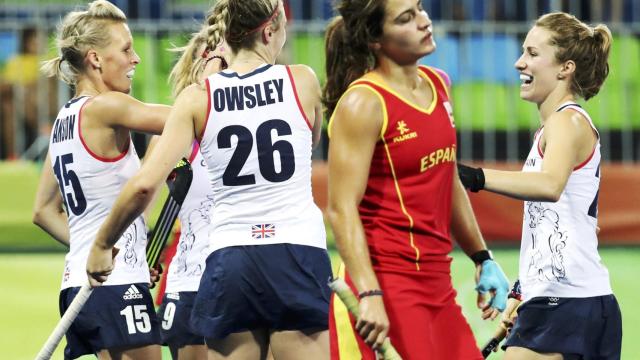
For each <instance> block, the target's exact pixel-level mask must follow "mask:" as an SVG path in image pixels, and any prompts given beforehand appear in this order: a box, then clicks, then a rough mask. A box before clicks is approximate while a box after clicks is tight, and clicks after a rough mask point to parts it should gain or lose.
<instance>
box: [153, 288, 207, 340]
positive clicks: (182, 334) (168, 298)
mask: <svg viewBox="0 0 640 360" xmlns="http://www.w3.org/2000/svg"><path fill="white" fill-rule="evenodd" d="M195 298H196V292H195V291H183V292H179V293H169V294H165V295H164V297H163V298H162V305H160V309H159V310H158V318H159V319H160V324H161V329H160V335H161V337H162V344H163V345H168V346H169V347H171V348H172V349H180V348H182V347H184V346H187V345H204V338H203V337H202V336H200V335H196V334H194V333H193V331H192V330H191V327H190V326H189V317H191V309H192V308H193V302H194V301H195Z"/></svg>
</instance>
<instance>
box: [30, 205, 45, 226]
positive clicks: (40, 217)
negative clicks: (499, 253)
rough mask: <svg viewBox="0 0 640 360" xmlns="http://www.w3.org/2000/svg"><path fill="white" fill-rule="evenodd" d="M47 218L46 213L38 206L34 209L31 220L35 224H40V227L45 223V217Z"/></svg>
mask: <svg viewBox="0 0 640 360" xmlns="http://www.w3.org/2000/svg"><path fill="white" fill-rule="evenodd" d="M45 218H46V216H45V215H44V211H43V209H42V208H39V207H36V208H35V209H33V215H32V217H31V221H32V222H33V223H34V224H35V225H38V226H39V227H42V225H43V224H44V219H45Z"/></svg>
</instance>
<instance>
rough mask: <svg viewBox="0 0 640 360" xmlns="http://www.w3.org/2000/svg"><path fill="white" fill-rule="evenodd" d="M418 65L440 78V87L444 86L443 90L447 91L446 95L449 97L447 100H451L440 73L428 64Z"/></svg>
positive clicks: (447, 87)
mask: <svg viewBox="0 0 640 360" xmlns="http://www.w3.org/2000/svg"><path fill="white" fill-rule="evenodd" d="M420 67H421V68H423V69H427V70H428V71H429V72H431V73H432V74H434V75H435V76H436V77H437V78H438V79H439V80H440V83H441V84H442V87H443V88H444V91H445V92H446V93H447V97H448V98H449V101H451V94H449V86H447V83H446V82H445V81H444V79H443V78H442V76H441V75H440V73H439V72H437V71H435V70H434V69H433V68H432V67H430V66H420Z"/></svg>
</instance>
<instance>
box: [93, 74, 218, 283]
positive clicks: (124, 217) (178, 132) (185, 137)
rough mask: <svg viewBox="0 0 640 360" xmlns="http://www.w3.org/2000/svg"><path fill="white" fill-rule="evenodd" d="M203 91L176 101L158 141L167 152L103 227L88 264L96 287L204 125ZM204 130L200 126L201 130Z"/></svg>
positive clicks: (148, 166) (134, 183)
mask: <svg viewBox="0 0 640 360" xmlns="http://www.w3.org/2000/svg"><path fill="white" fill-rule="evenodd" d="M197 91H202V90H200V89H199V88H198V87H197V86H195V85H192V86H190V87H188V88H187V89H185V90H184V91H183V92H182V93H181V94H180V95H179V96H178V98H177V99H176V103H175V106H174V107H173V110H172V112H171V114H170V115H169V120H168V121H167V124H166V126H165V130H164V132H163V134H162V136H161V137H160V140H159V141H158V145H157V146H158V147H159V148H161V149H163V150H164V151H163V152H162V153H160V152H159V151H154V152H152V153H151V155H150V157H149V160H148V161H146V162H145V163H144V164H143V165H142V168H141V169H140V171H139V172H138V173H137V174H136V175H135V176H134V177H133V178H131V179H130V180H129V181H128V182H127V184H126V185H125V187H124V189H123V190H122V193H121V194H120V196H119V197H118V199H117V200H116V202H115V204H114V206H113V208H112V210H111V213H110V215H109V217H108V218H107V219H106V220H105V222H104V223H103V224H102V226H101V228H100V230H99V231H98V234H97V236H96V239H95V241H94V243H93V246H92V248H91V252H90V254H89V259H88V261H87V273H88V274H89V275H90V282H91V283H92V285H93V286H97V285H99V283H101V282H104V281H105V280H106V276H108V274H109V273H110V272H111V271H112V269H113V259H112V258H111V249H112V248H113V246H114V245H115V243H116V242H117V241H118V239H119V238H120V236H121V235H122V233H123V232H124V231H125V230H126V228H127V227H128V226H129V224H131V222H132V221H133V220H134V219H135V218H136V217H137V216H139V215H140V214H142V212H143V211H144V209H145V208H146V207H147V206H148V204H149V202H150V201H151V199H152V198H153V196H154V193H155V192H156V191H157V189H158V188H159V187H160V186H161V185H162V183H163V182H164V180H165V179H166V177H167V175H169V173H170V172H171V169H173V167H174V166H175V164H176V163H177V162H178V160H180V158H181V157H182V155H183V153H184V149H185V148H186V147H187V146H189V144H191V142H192V141H193V139H194V130H195V129H194V120H196V119H198V120H200V121H201V122H202V123H203V119H202V116H204V114H205V113H206V108H207V107H206V106H207V104H206V97H205V98H204V99H205V100H204V104H203V103H202V102H203V101H201V100H194V99H202V98H203V97H202V96H194V93H195V92H197ZM201 127H202V126H200V128H201Z"/></svg>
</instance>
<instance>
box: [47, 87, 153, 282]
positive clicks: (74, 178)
mask: <svg viewBox="0 0 640 360" xmlns="http://www.w3.org/2000/svg"><path fill="white" fill-rule="evenodd" d="M90 99H91V98H90V97H86V96H84V97H78V98H75V99H72V100H70V101H69V102H68V103H67V104H66V105H64V106H63V107H62V109H61V110H60V112H59V113H58V116H57V117H56V121H55V122H54V124H53V128H52V131H51V138H50V141H49V154H50V156H51V166H53V173H54V174H55V176H56V179H57V182H58V186H59V187H60V193H61V194H62V198H63V201H64V205H65V209H66V211H67V216H68V219H69V220H68V221H69V234H70V238H69V240H70V248H69V253H67V256H66V258H65V269H64V274H63V278H62V289H66V288H69V287H77V286H82V285H84V284H86V283H87V281H88V280H87V272H86V268H87V258H88V256H89V250H90V248H91V244H92V243H93V240H94V239H95V237H96V234H97V232H98V229H99V228H100V225H102V223H103V222H104V220H105V219H106V217H107V215H109V212H110V211H111V208H112V206H113V203H114V202H115V200H116V198H117V197H118V195H119V194H120V191H121V190H122V188H123V187H124V184H125V183H126V182H127V180H129V178H131V177H132V176H133V175H134V174H135V173H136V172H137V171H138V169H139V168H140V160H139V159H138V155H137V154H136V151H135V148H134V147H133V144H132V143H131V140H129V146H128V148H127V149H126V150H125V151H124V152H122V154H120V155H119V156H117V157H115V158H104V157H100V156H98V155H96V154H95V153H93V152H92V151H91V150H90V149H89V147H88V146H87V145H86V143H85V141H84V139H83V137H82V132H81V128H80V127H81V124H82V108H83V106H84V105H85V104H87V103H88V102H89V101H90ZM146 232H147V230H146V226H145V223H144V220H143V218H142V217H138V218H137V219H136V220H135V221H134V222H133V224H131V225H130V226H129V227H128V228H127V230H126V231H125V232H124V234H123V235H122V237H121V238H120V239H119V240H118V242H117V243H116V247H117V248H119V249H120V252H119V253H118V255H117V256H116V259H115V268H114V269H113V272H112V273H111V275H109V278H108V280H107V281H106V282H105V283H104V285H122V284H131V283H148V282H149V267H148V266H147V260H146V255H145V246H146V243H147V236H146Z"/></svg>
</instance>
